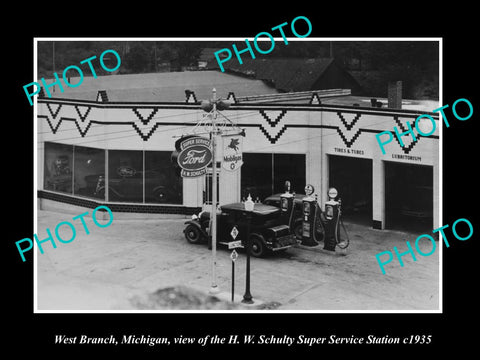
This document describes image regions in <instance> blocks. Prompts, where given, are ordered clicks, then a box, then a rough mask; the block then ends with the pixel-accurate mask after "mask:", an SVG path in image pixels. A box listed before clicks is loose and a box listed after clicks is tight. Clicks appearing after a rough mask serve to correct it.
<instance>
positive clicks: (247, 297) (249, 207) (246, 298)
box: [242, 194, 255, 304]
mask: <svg viewBox="0 0 480 360" xmlns="http://www.w3.org/2000/svg"><path fill="white" fill-rule="evenodd" d="M254 206H255V204H254V202H253V201H252V198H251V197H250V194H248V198H247V201H245V211H246V212H247V234H246V237H247V274H246V283H245V294H243V300H242V303H244V304H253V298H252V294H250V250H251V247H252V241H251V240H250V224H251V222H252V211H253V208H254Z"/></svg>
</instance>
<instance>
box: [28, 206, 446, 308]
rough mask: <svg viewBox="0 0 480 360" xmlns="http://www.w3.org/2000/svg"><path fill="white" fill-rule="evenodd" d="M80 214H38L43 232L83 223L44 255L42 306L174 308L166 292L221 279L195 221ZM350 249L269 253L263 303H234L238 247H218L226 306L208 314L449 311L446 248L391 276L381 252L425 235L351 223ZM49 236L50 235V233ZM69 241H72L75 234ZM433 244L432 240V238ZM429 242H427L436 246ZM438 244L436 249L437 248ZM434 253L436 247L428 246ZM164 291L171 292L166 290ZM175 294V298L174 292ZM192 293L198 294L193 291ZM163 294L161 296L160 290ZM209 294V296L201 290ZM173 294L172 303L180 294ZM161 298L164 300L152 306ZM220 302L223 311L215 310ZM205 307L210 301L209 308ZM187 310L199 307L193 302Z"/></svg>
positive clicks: (254, 282)
mask: <svg viewBox="0 0 480 360" xmlns="http://www.w3.org/2000/svg"><path fill="white" fill-rule="evenodd" d="M72 217H73V216H72V215H68V214H59V213H54V212H49V211H39V212H38V229H37V234H38V236H39V238H40V239H42V238H45V237H46V235H45V234H46V230H45V229H46V228H49V229H50V230H51V231H52V232H53V229H54V228H55V226H56V225H57V224H58V223H59V222H61V221H70V222H72V223H74V225H75V226H76V230H77V237H76V238H75V240H74V241H72V242H71V243H68V244H63V243H59V242H57V248H56V249H53V248H52V247H51V245H50V244H47V243H45V246H44V250H45V253H44V254H40V252H39V251H37V264H36V265H37V272H38V273H37V277H38V279H37V285H38V309H39V310H46V311H53V310H81V311H92V310H100V311H116V310H126V311H130V310H138V309H145V310H153V309H158V310H161V309H168V310H171V309H172V308H171V307H169V306H167V305H166V304H168V302H165V301H163V300H162V301H160V300H159V299H158V296H160V295H161V296H166V297H167V300H168V298H169V297H172V296H173V298H175V299H177V300H178V299H179V297H181V296H183V294H180V293H179V290H178V289H179V288H181V290H182V291H188V290H185V289H191V291H192V294H196V295H195V296H197V297H198V296H200V295H199V294H202V293H203V296H204V297H206V296H207V292H208V290H209V289H210V286H211V282H212V275H211V274H212V257H211V251H209V250H208V249H207V247H206V246H202V245H191V244H189V243H187V241H186V240H185V239H184V237H183V232H182V230H183V229H184V221H185V219H178V218H177V219H165V218H163V219H157V220H141V221H140V220H119V219H115V217H114V221H113V223H112V224H111V226H109V227H106V228H100V227H97V226H96V225H95V224H94V223H93V220H92V219H91V218H87V217H86V218H85V221H86V225H87V227H88V229H89V230H90V234H86V233H85V231H84V230H83V227H82V225H81V223H80V221H79V220H76V221H75V222H73V221H72ZM346 226H347V230H348V231H349V234H350V246H349V247H348V248H347V249H346V250H338V249H337V252H335V253H330V252H328V251H325V250H323V249H322V247H323V245H322V244H321V245H320V246H317V247H313V248H310V247H305V246H297V247H295V248H291V249H289V250H288V251H287V252H285V253H283V254H275V255H274V256H270V257H267V258H265V259H256V258H252V266H251V269H252V270H251V291H252V295H253V296H254V300H255V301H256V304H255V306H253V307H251V306H250V307H244V306H243V305H241V304H238V305H239V306H240V307H239V308H236V307H232V306H231V304H230V305H229V304H228V300H229V299H230V287H231V260H230V251H229V250H228V249H227V250H226V249H223V248H219V249H218V251H217V266H216V272H217V284H218V285H219V288H220V289H221V292H222V293H221V296H220V298H221V299H225V300H227V301H226V303H223V304H222V305H221V306H220V305H219V304H218V303H216V302H215V301H214V302H213V303H214V304H213V305H212V304H209V303H208V301H206V302H205V301H204V302H199V303H198V304H202V305H201V308H199V309H200V310H209V309H210V310H215V309H216V310H218V309H226V310H232V309H234V308H235V309H241V310H242V309H243V310H245V309H258V308H259V309H270V310H295V311H297V310H302V311H310V310H318V311H323V310H328V311H336V310H338V311H342V310H372V311H373V310H386V311H389V310H437V309H438V308H439V264H438V261H439V251H438V248H437V251H436V252H435V253H434V254H433V255H431V256H429V257H421V256H418V257H417V261H416V262H414V261H413V260H412V258H411V256H410V255H409V256H404V257H403V258H402V259H403V261H404V263H405V265H404V267H401V266H400V265H399V263H398V260H396V259H394V261H392V262H391V263H390V264H388V265H387V266H386V271H387V274H386V275H382V273H381V270H380V268H379V266H378V263H377V261H376V258H375V254H377V253H379V252H381V251H386V250H389V251H393V246H397V247H398V248H399V251H401V250H402V249H403V251H405V250H406V245H405V240H410V242H412V240H415V238H416V236H418V235H419V234H409V233H404V232H397V231H380V230H373V229H370V228H368V227H366V226H361V225H356V224H346ZM44 235H45V236H44ZM65 238H67V239H68V238H69V236H68V235H66V236H65ZM426 245H428V244H426ZM426 245H425V246H426ZM430 246H431V245H430ZM425 252H428V249H427V250H425ZM235 266H236V277H235V281H236V283H235V290H236V296H235V300H236V301H238V302H240V300H241V299H242V295H243V291H244V284H245V256H244V254H242V253H241V252H240V256H239V257H238V259H237V261H236V264H235ZM162 289H164V290H165V289H168V291H167V290H165V291H161V290H162ZM172 294H173V295H172ZM192 294H190V295H189V296H190V297H188V296H187V297H184V298H185V299H187V298H192V296H194V295H192ZM154 295H155V296H157V298H155V299H157V300H159V301H157V300H155V301H153V300H152V299H153V298H152V296H154ZM200 297H201V296H200ZM173 298H172V299H173ZM152 304H156V305H152ZM210 305H212V306H213V307H211V308H210V307H209V306H210ZM199 306H200V305H199ZM180 308H183V309H191V307H188V306H187V305H186V304H183V305H180Z"/></svg>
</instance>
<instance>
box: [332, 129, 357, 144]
mask: <svg viewBox="0 0 480 360" xmlns="http://www.w3.org/2000/svg"><path fill="white" fill-rule="evenodd" d="M335 130H337V132H338V134H339V135H340V137H341V138H342V140H343V143H344V144H345V145H346V147H347V148H350V147H351V146H352V145H353V144H354V143H355V141H357V138H358V137H359V136H360V134H361V133H362V129H360V130H358V131H357V132H356V133H355V135H353V138H352V139H351V140H350V141H348V140H347V138H346V136H345V135H343V133H342V131H341V130H340V128H338V127H337V128H336V129H335Z"/></svg>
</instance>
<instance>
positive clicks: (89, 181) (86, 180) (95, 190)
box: [73, 146, 105, 200]
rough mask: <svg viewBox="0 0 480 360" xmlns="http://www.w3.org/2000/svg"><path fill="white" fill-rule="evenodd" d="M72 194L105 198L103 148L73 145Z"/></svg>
mask: <svg viewBox="0 0 480 360" xmlns="http://www.w3.org/2000/svg"><path fill="white" fill-rule="evenodd" d="M73 157H74V167H73V174H74V177H75V186H74V189H73V194H74V195H81V196H87V197H95V198H98V199H101V200H105V180H104V179H105V150H102V149H95V148H90V147H85V146H74V147H73Z"/></svg>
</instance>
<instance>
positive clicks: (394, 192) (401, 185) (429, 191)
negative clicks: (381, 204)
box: [385, 161, 433, 232]
mask: <svg viewBox="0 0 480 360" xmlns="http://www.w3.org/2000/svg"><path fill="white" fill-rule="evenodd" d="M432 226H433V166H424V165H412V164H403V163H395V162H389V161H386V162H385V227H386V228H389V229H395V230H404V231H414V232H429V231H432V228H433V227H432Z"/></svg>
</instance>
